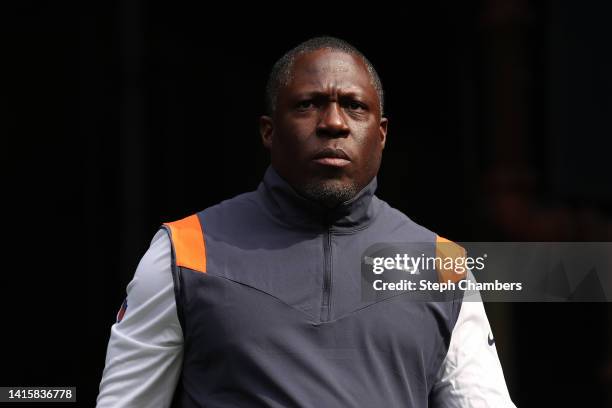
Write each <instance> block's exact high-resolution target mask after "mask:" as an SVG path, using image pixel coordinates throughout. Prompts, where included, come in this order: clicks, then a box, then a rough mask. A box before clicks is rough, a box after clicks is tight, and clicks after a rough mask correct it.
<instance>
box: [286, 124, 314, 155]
mask: <svg viewBox="0 0 612 408" xmlns="http://www.w3.org/2000/svg"><path fill="white" fill-rule="evenodd" d="M315 129H316V125H312V123H311V121H307V120H292V121H285V122H283V123H282V124H281V125H280V126H279V127H278V128H277V140H278V142H279V144H280V145H281V146H282V148H283V150H287V151H294V152H299V151H302V150H303V147H304V145H306V144H307V143H308V142H309V141H310V140H311V139H312V138H311V136H312V135H313V134H314V131H315Z"/></svg>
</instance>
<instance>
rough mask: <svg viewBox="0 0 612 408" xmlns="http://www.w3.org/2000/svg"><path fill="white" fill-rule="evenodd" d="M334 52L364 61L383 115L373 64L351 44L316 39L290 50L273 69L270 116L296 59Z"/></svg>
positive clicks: (268, 98) (268, 88)
mask: <svg viewBox="0 0 612 408" xmlns="http://www.w3.org/2000/svg"><path fill="white" fill-rule="evenodd" d="M322 49H327V50H332V51H338V52H343V53H346V54H349V55H352V56H355V57H357V58H359V59H360V60H362V61H363V63H364V65H365V67H366V70H367V72H368V75H369V77H370V81H371V84H372V86H373V87H374V89H376V93H377V95H378V100H379V109H380V113H381V115H382V114H383V107H384V95H383V88H382V83H381V81H380V78H379V76H378V73H377V72H376V70H375V69H374V66H373V65H372V63H371V62H370V61H369V60H368V59H367V58H366V57H365V56H364V55H363V54H362V53H361V52H360V51H359V50H357V48H355V47H353V46H352V45H351V44H349V43H347V42H346V41H343V40H341V39H339V38H335V37H315V38H311V39H310V40H307V41H304V42H303V43H301V44H299V45H297V46H296V47H295V48H293V49H291V50H289V51H288V52H287V53H286V54H285V55H283V56H282V57H281V58H280V59H279V60H278V61H276V63H275V64H274V66H273V67H272V71H271V72H270V76H269V78H268V83H267V85H266V109H267V111H268V114H270V115H272V114H273V113H274V111H275V110H276V104H277V100H278V94H279V91H280V89H281V88H282V87H284V86H287V84H289V82H290V81H291V79H292V75H293V66H294V63H295V61H296V59H297V58H298V57H299V56H300V55H303V54H306V53H311V52H314V51H317V50H322Z"/></svg>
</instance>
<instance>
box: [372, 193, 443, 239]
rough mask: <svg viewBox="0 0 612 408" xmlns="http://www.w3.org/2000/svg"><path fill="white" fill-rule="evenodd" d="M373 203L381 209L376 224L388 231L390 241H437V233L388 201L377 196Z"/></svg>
mask: <svg viewBox="0 0 612 408" xmlns="http://www.w3.org/2000/svg"><path fill="white" fill-rule="evenodd" d="M373 201H374V203H373V204H374V205H376V206H378V208H379V210H378V216H377V219H376V224H378V226H379V228H384V229H385V230H386V233H387V234H388V235H389V238H391V239H390V240H406V241H412V242H414V241H420V242H431V241H434V240H435V239H436V236H437V234H436V233H434V232H433V231H430V230H429V229H427V228H426V227H424V226H422V225H420V224H418V223H417V222H415V221H414V220H412V219H411V218H410V217H408V216H407V215H406V214H404V213H403V212H401V211H400V210H398V209H397V208H394V207H392V206H391V205H389V204H388V203H387V202H386V201H384V200H381V199H380V198H378V197H377V196H374V197H373Z"/></svg>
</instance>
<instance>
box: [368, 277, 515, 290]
mask: <svg viewBox="0 0 612 408" xmlns="http://www.w3.org/2000/svg"><path fill="white" fill-rule="evenodd" d="M372 285H373V287H374V290H378V291H382V290H400V291H433V292H445V291H454V290H457V289H459V290H478V291H521V290H523V284H522V283H521V282H500V281H498V280H497V279H496V280H495V282H475V281H472V280H460V281H458V282H451V281H447V282H432V281H429V280H426V279H421V280H420V281H418V282H415V281H410V280H407V279H402V280H400V281H397V282H384V281H383V280H381V279H377V280H375V281H374V282H373V284H372Z"/></svg>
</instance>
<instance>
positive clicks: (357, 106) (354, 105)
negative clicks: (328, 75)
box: [346, 101, 366, 111]
mask: <svg viewBox="0 0 612 408" xmlns="http://www.w3.org/2000/svg"><path fill="white" fill-rule="evenodd" d="M346 107H347V108H348V109H350V110H353V111H362V110H365V108H366V107H365V106H364V105H363V104H362V103H360V102H357V101H348V103H347V104H346Z"/></svg>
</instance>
